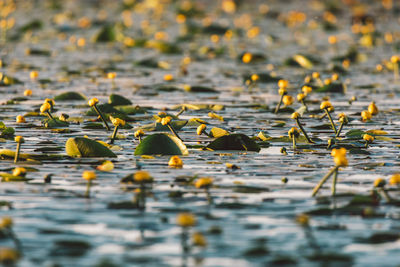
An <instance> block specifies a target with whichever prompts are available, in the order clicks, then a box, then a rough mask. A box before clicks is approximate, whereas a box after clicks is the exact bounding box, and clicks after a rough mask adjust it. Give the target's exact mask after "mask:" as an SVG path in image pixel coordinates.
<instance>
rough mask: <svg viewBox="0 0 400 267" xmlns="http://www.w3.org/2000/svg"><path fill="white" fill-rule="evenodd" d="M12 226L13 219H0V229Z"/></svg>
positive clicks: (6, 217) (7, 217)
mask: <svg viewBox="0 0 400 267" xmlns="http://www.w3.org/2000/svg"><path fill="white" fill-rule="evenodd" d="M12 226H13V219H12V218H11V217H9V216H5V217H3V218H1V221H0V228H3V229H4V228H11V227H12Z"/></svg>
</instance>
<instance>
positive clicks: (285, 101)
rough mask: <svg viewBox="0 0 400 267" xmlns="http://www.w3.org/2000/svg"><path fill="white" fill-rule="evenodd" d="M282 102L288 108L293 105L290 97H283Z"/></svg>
mask: <svg viewBox="0 0 400 267" xmlns="http://www.w3.org/2000/svg"><path fill="white" fill-rule="evenodd" d="M282 102H283V104H284V105H285V106H290V105H291V104H293V102H294V100H293V97H292V96H291V95H284V96H283V98H282Z"/></svg>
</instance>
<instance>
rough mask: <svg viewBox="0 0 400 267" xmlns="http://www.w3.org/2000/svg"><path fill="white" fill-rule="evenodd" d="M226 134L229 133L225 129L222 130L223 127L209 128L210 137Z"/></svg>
mask: <svg viewBox="0 0 400 267" xmlns="http://www.w3.org/2000/svg"><path fill="white" fill-rule="evenodd" d="M228 134H229V132H228V131H227V130H224V129H222V128H218V127H213V128H211V130H210V135H211V137H215V138H218V137H221V136H224V135H228Z"/></svg>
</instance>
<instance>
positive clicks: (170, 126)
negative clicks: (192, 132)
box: [167, 123, 183, 141]
mask: <svg viewBox="0 0 400 267" xmlns="http://www.w3.org/2000/svg"><path fill="white" fill-rule="evenodd" d="M167 126H168V128H169V129H170V130H171V132H172V133H173V134H174V135H175V136H176V137H178V138H179V139H180V140H181V141H183V140H182V138H180V137H179V135H178V133H177V132H176V131H175V129H174V127H172V125H171V124H170V123H168V124H167Z"/></svg>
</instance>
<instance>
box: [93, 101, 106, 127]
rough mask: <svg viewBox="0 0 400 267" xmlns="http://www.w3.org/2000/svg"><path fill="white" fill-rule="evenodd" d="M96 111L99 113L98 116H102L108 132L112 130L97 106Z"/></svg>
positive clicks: (95, 106)
mask: <svg viewBox="0 0 400 267" xmlns="http://www.w3.org/2000/svg"><path fill="white" fill-rule="evenodd" d="M93 108H94V110H95V111H96V112H97V114H98V115H99V116H100V119H101V120H102V121H103V122H104V125H105V126H106V128H107V131H109V130H110V126H108V124H107V121H106V120H105V119H104V116H103V114H102V113H101V112H100V110H99V109H98V107H97V105H94V106H93Z"/></svg>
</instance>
